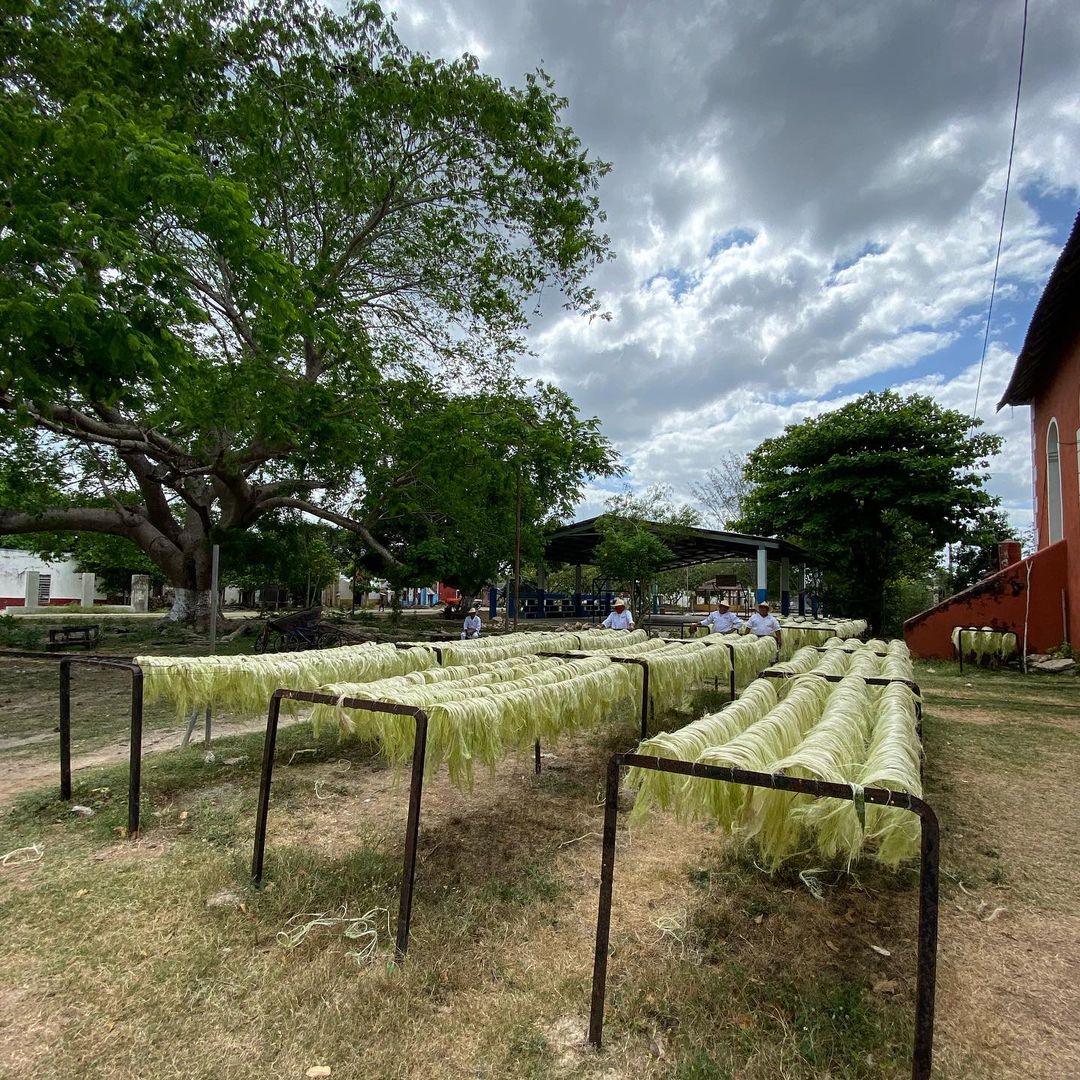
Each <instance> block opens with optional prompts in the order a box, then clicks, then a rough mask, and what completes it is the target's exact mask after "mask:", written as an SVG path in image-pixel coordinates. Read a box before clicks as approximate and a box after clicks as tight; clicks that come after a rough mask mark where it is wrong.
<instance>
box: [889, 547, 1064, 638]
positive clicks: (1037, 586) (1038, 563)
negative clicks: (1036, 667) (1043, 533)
mask: <svg viewBox="0 0 1080 1080" xmlns="http://www.w3.org/2000/svg"><path fill="white" fill-rule="evenodd" d="M1067 553H1068V543H1067V541H1061V542H1060V543H1057V544H1054V545H1052V546H1051V547H1045V548H1043V549H1042V550H1041V551H1037V552H1035V554H1034V555H1029V556H1028V557H1027V558H1026V559H1021V560H1020V562H1018V563H1013V565H1012V566H1007V567H1006V568H1005V569H1004V570H1000V571H998V573H996V574H993V575H991V576H990V577H988V578H984V579H983V580H982V581H980V582H979V583H978V584H977V585H973V586H972V587H971V588H970V589H965V590H964V592H961V593H957V594H956V595H955V596H950V597H949V598H948V600H943V601H942V602H941V603H940V604H938V605H936V606H935V607H932V608H930V610H929V611H924V612H922V613H921V614H919V615H916V616H915V617H914V618H912V619H908V621H907V622H906V623H904V640H905V641H906V642H907V646H908V648H909V649H910V650H911V653H912V655H913V656H917V657H920V658H921V659H924V660H928V659H931V658H934V657H949V656H952V632H953V628H954V627H956V626H992V627H994V628H995V629H999V630H1011V631H1012V632H1013V633H1014V634H1016V637H1017V640H1018V641H1019V642H1020V645H1021V647H1023V645H1024V643H1025V641H1026V643H1027V651H1028V652H1044V651H1046V650H1047V649H1053V648H1056V647H1057V646H1058V645H1060V644H1061V642H1062V638H1063V636H1064V633H1065V627H1064V623H1063V619H1062V612H1061V600H1062V594H1063V592H1064V591H1065V588H1066V575H1067V565H1068V559H1067ZM1073 595H1074V596H1075V595H1077V594H1076V593H1074V594H1073Z"/></svg>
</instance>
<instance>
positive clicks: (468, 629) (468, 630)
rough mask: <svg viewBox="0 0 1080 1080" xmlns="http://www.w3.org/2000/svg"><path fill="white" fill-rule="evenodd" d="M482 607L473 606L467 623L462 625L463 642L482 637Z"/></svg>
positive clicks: (466, 618)
mask: <svg viewBox="0 0 1080 1080" xmlns="http://www.w3.org/2000/svg"><path fill="white" fill-rule="evenodd" d="M480 626H481V623H480V605H479V604H473V606H472V607H471V608H469V614H468V615H466V616H465V622H464V623H462V630H461V637H462V640H463V641H471V640H472V639H474V638H478V637H479V636H480Z"/></svg>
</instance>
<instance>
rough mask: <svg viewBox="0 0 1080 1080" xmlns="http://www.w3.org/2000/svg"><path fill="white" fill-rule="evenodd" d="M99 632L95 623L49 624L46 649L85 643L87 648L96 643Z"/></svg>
mask: <svg viewBox="0 0 1080 1080" xmlns="http://www.w3.org/2000/svg"><path fill="white" fill-rule="evenodd" d="M100 634H101V627H100V626H98V625H97V624H94V623H92V624H90V625H89V626H50V627H49V643H48V645H46V646H45V647H46V648H47V649H58V648H60V647H61V646H63V645H85V646H86V647H87V648H88V649H89V648H90V647H91V646H92V645H96V644H97V641H98V637H99V636H100Z"/></svg>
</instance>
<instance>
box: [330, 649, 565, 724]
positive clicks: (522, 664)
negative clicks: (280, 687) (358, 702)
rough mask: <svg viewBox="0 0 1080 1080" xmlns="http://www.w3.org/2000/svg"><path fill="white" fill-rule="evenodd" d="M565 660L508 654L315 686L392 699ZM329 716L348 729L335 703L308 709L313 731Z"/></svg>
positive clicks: (516, 675)
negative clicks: (426, 688) (481, 661)
mask: <svg viewBox="0 0 1080 1080" xmlns="http://www.w3.org/2000/svg"><path fill="white" fill-rule="evenodd" d="M565 666H566V665H565V662H564V661H562V660H559V659H557V658H555V657H547V656H512V657H510V658H509V659H506V660H493V661H492V662H491V663H488V664H460V665H458V666H457V667H435V668H426V669H425V670H423V671H415V672H412V673H411V674H409V675H395V676H392V677H391V678H389V679H378V680H376V681H375V682H370V683H352V684H348V683H337V684H334V683H330V684H328V685H327V686H321V687H319V692H320V693H330V692H331V691H333V692H334V696H335V697H342V696H343V695H342V693H341V690H340V687H342V686H352V687H353V689H354V690H355V693H353V694H351V695H346V696H352V697H357V698H363V699H365V700H368V701H393V700H396V698H395V697H394V695H396V694H400V693H402V692H407V691H409V690H411V689H412V688H415V687H423V686H432V685H435V684H438V685H440V686H443V687H445V690H446V693H451V692H456V691H459V690H462V689H467V688H469V687H473V686H486V685H487V684H488V683H496V682H513V681H514V680H516V679H520V678H523V677H524V676H526V675H531V674H533V673H535V672H537V671H549V670H554V669H557V668H564V667H565ZM331 710H332V711H333V718H334V719H336V721H337V723H338V725H339V727H340V728H341V730H342V731H343V732H345V733H348V732H349V731H350V730H351V726H350V725H351V722H350V720H349V715H348V713H347V712H346V711H345V710H344V709H343V708H341V706H339V705H334V706H331V705H324V704H318V705H316V706H315V707H314V709H313V710H312V721H313V724H314V726H315V730H316V732H318V731H319V730H321V728H322V727H323V726H324V725H325V724H326V723H328V722H329V721H330V719H331V715H330V713H331Z"/></svg>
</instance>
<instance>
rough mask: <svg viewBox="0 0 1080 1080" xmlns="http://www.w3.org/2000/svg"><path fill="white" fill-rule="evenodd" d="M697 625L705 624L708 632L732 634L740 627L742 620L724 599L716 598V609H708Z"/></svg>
mask: <svg viewBox="0 0 1080 1080" xmlns="http://www.w3.org/2000/svg"><path fill="white" fill-rule="evenodd" d="M698 626H707V627H708V628H709V633H710V634H732V633H737V632H738V631H739V630H741V629H742V626H743V621H742V619H740V618H739V616H738V615H736V614H735V612H734V611H732V610H731V605H730V604H729V603H728V602H727V601H726V600H717V601H716V610H715V611H710V612H709V614H708V615H706V616H705V618H704V619H702V620H701V622H699V623H698ZM694 629H695V630H696V627H695V628H694Z"/></svg>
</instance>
